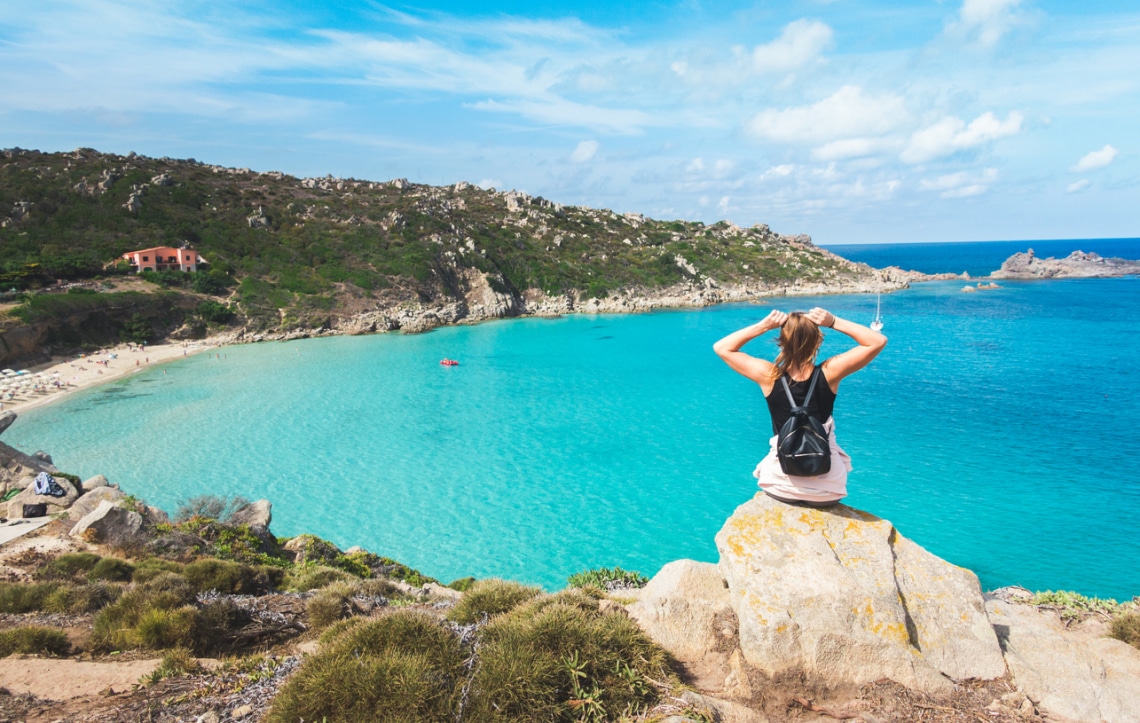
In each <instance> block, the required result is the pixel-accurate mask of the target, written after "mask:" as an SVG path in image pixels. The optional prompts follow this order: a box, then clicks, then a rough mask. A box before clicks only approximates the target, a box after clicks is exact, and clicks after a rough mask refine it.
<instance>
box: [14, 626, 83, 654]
mask: <svg viewBox="0 0 1140 723" xmlns="http://www.w3.org/2000/svg"><path fill="white" fill-rule="evenodd" d="M70 651H71V643H70V642H68V640H67V636H66V635H64V634H63V631H62V630H56V629H55V628H45V627H40V626H38V625H29V626H26V627H22V628H11V629H9V630H0V657H7V656H9V655H56V656H64V655H67V654H68V653H69V652H70Z"/></svg>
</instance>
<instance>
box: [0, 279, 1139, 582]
mask: <svg viewBox="0 0 1140 723" xmlns="http://www.w3.org/2000/svg"><path fill="white" fill-rule="evenodd" d="M961 286H962V283H961V282H946V283H934V284H923V285H918V286H915V287H914V288H912V289H910V290H907V291H904V292H899V293H896V294H892V295H888V296H884V298H883V314H884V317H885V318H886V322H887V327H886V329H885V331H886V333H887V334H888V335H889V336H890V337H891V345H890V346H889V347H888V349H887V351H886V352H884V354H883V356H882V357H880V359H879V360H877V361H876V362H875V363H874V364H873V365H872V366H871V367H869V368H868V369H867V370H866V371H864V372H861V373H860V374H859V375H856V376H855V377H852V379H851V380H849V381H848V382H845V383H844V385H843V387H841V389H840V396H839V400H838V402H837V407H836V409H837V417H838V420H839V438H840V442H841V443H842V444H843V446H844V447H845V448H846V449H847V450H848V451H849V452H850V453H851V455H852V457H853V458H854V461H855V465H856V471H855V472H854V473H853V475H852V477H851V480H850V489H851V496H850V498H849V501H850V503H851V504H852V505H854V506H856V507H860V508H862V509H865V510H868V511H870V512H872V513H874V514H877V515H879V516H881V517H885V518H887V519H890V520H891V521H892V522H894V523H895V524H896V525H897V526H898V527H899V529H900V531H901V532H902V533H903V534H904V535H906V536H908V537H910V538H912V539H915V540H916V541H917V542H919V543H920V544H922V545H924V546H925V547H927V548H928V549H930V550H931V551H932V552H934V553H936V554H938V555H940V556H942V557H945V558H946V559H948V560H950V561H951V562H954V563H956V564H959V565H963V566H965V567H969V568H971V569H973V570H975V571H976V572H977V573H978V574H979V575H980V577H981V578H982V584H983V586H984V587H987V588H991V587H995V586H999V585H1005V584H1022V585H1025V586H1026V587H1029V588H1031V589H1046V588H1053V589H1058V588H1065V589H1075V590H1078V591H1080V592H1083V593H1086V594H1094V595H1101V596H1115V597H1120V598H1128V597H1131V596H1132V595H1134V594H1136V593H1137V591H1140V573H1138V572H1137V571H1136V570H1135V566H1134V565H1133V564H1132V561H1133V560H1135V559H1136V557H1137V554H1140V541H1138V540H1137V539H1136V536H1135V535H1134V534H1132V533H1131V531H1130V528H1131V525H1130V523H1128V522H1127V521H1128V520H1131V519H1133V516H1134V515H1135V514H1137V513H1140V488H1138V487H1137V480H1136V477H1135V474H1134V473H1133V472H1132V470H1134V469H1135V467H1136V462H1137V459H1138V457H1140V454H1138V452H1137V450H1136V447H1135V441H1134V435H1133V434H1132V432H1131V431H1130V430H1131V423H1132V422H1134V421H1135V420H1136V419H1137V418H1138V417H1140V379H1138V378H1137V375H1136V374H1135V373H1134V372H1133V371H1132V369H1131V367H1130V365H1131V363H1132V362H1131V360H1133V359H1135V358H1136V356H1137V353H1138V352H1140V334H1138V333H1137V332H1136V328H1135V324H1134V321H1133V320H1134V319H1135V318H1136V314H1137V311H1140V280H1137V279H1131V278H1129V279H1103V280H1072V281H1056V282H1046V283H1040V282H1038V283H1015V282H1009V283H1006V284H1005V285H1004V286H1003V287H1002V288H1001V289H996V290H991V291H986V292H978V293H976V294H963V293H961V291H960V289H961ZM772 301H773V303H774V304H776V305H777V306H778V307H779V308H809V307H810V306H813V305H816V304H818V305H822V306H825V307H827V308H830V309H833V310H834V311H836V313H838V314H840V315H842V316H848V317H849V318H853V319H857V320H862V321H866V320H868V319H869V318H870V315H871V313H873V310H874V303H875V299H874V297H873V296H837V297H821V298H799V299H788V300H785V299H774V300H772ZM768 308H769V307H768V306H749V305H733V306H722V307H715V308H710V309H703V310H697V311H669V312H660V313H653V314H645V315H637V316H620V315H618V316H597V317H589V316H570V317H564V318H561V319H549V320H547V319H522V320H510V321H503V322H494V323H489V324H483V325H480V326H475V327H455V328H446V329H440V330H437V331H435V332H432V333H430V334H425V335H421V336H400V335H378V336H367V337H335V338H325V339H314V340H305V341H299V342H289V343H274V344H261V345H250V346H239V347H229V348H225V349H221V350H220V351H219V352H218V353H220V354H221V355H222V358H221V359H219V358H217V357H214V356H209V357H208V356H205V355H202V356H198V357H191V358H188V359H184V360H179V361H177V362H174V363H171V364H168V365H166V367H165V370H164V368H157V369H151V370H147V371H145V372H142V373H140V374H137V375H135V376H133V377H132V378H129V379H127V380H124V381H121V382H115V383H112V384H109V385H106V386H104V387H100V388H96V389H93V390H90V391H88V392H85V393H83V394H80V395H77V396H76V397H75V398H74V399H72V400H69V401H67V402H64V403H61V404H59V405H56V406H51V407H46V408H43V409H38V410H33V411H32V412H29V413H27V414H26V415H23V416H22V417H21V420H20V421H19V422H18V423H17V424H16V425H15V426H14V427H12V428H11V429H10V430H8V431H7V432H6V433H5V436H4V439H5V441H6V442H8V443H9V444H13V445H15V446H17V447H20V448H24V449H29V450H34V449H45V450H47V451H49V452H51V453H52V454H53V456H54V457H55V460H56V463H57V465H58V466H59V467H60V468H61V469H64V470H66V471H71V472H74V473H77V474H81V475H83V476H89V475H93V474H97V473H103V474H107V475H108V476H109V477H110V478H111V479H112V481H115V482H119V483H120V484H121V485H122V486H123V488H124V489H125V490H126V491H128V492H130V493H133V494H136V495H138V496H140V497H142V498H144V499H147V500H148V501H150V502H152V503H154V504H158V505H159V506H161V507H164V508H165V509H168V510H173V509H174V508H175V507H176V506H177V503H178V501H179V500H182V499H185V498H188V497H191V496H194V495H198V494H207V493H209V494H226V495H231V494H242V495H244V496H246V497H249V498H259V497H266V498H268V499H270V500H272V501H273V503H274V531H275V532H276V533H277V534H278V535H291V534H297V533H299V532H313V533H316V534H319V535H322V536H324V537H327V538H329V539H331V540H333V541H334V542H336V543H337V544H339V545H341V546H343V547H348V546H351V545H362V546H364V547H366V548H368V549H372V550H374V551H376V552H378V553H380V554H384V555H387V556H390V557H394V558H397V559H400V560H401V561H403V562H406V563H407V564H409V565H412V566H415V567H418V568H420V569H422V570H423V571H424V572H425V573H427V574H429V575H433V576H435V577H438V578H441V579H443V580H445V581H446V580H450V579H453V578H456V577H460V576H464V575H476V576H479V577H483V576H490V575H496V576H501V577H508V578H514V579H520V580H524V581H527V582H534V583H540V584H543V585H545V586H547V587H550V588H555V587H559V586H561V585H562V584H564V581H565V578H566V576H567V575H569V574H571V573H573V572H576V571H578V570H581V569H585V568H588V567H596V566H602V565H606V566H613V565H621V566H622V567H625V568H627V569H637V570H641V571H642V572H645V573H647V574H652V573H653V572H655V571H656V570H657V569H658V568H659V567H660V566H661V565H662V564H664V563H665V562H668V561H670V560H673V559H677V558H681V557H690V558H695V559H701V560H715V558H716V550H715V547H714V545H713V537H714V536H715V534H716V532H717V530H718V529H719V527H720V525H721V524H722V523H723V521H724V520H725V519H726V518H727V517H728V515H729V514H731V512H732V510H733V509H734V508H735V507H736V506H737V505H738V504H740V503H741V502H743V501H745V500H746V499H747V498H748V497H749V496H750V495H751V494H752V493H753V492H754V490H755V486H754V480H752V478H751V477H750V472H751V469H752V467H753V466H754V465H755V463H756V461H758V459H759V458H760V456H762V454H763V451H764V448H765V444H766V438H767V435H768V434H769V423H768V418H767V414H766V411H765V409H764V406H763V399H762V398H761V396H760V392H759V391H758V390H757V389H756V388H755V387H754V386H752V385H750V384H749V383H748V382H747V381H746V380H744V379H743V378H741V377H737V376H736V375H734V374H732V373H731V372H730V371H729V370H728V369H727V368H726V367H724V366H723V365H722V364H721V363H720V361H719V360H718V359H717V358H716V357H715V356H714V355H713V354H712V353H711V349H710V347H711V344H712V343H713V341H715V340H716V339H718V338H719V337H720V336H723V335H724V334H725V333H728V332H729V331H732V330H734V329H736V328H739V327H740V326H743V325H744V324H747V323H750V322H752V321H754V320H756V319H758V318H760V317H762V316H763V315H764V314H766V313H767V310H768ZM837 336H838V335H829V339H828V342H827V344H826V346H825V353H832V352H835V351H838V350H841V349H842V348H843V347H842V343H841V340H840V339H839V338H837ZM764 344H769V346H767V347H766V346H763V345H764ZM754 345H755V346H756V348H757V349H767V350H769V351H770V350H771V346H770V342H764V341H759V342H754ZM1093 351H1095V353H1090V352H1093ZM444 356H450V357H453V358H458V359H460V360H461V362H462V364H461V366H459V367H457V368H452V369H448V368H444V367H441V366H439V364H438V360H439V359H441V358H443V357H444ZM164 371H165V373H164ZM1078 435H1085V436H1089V437H1091V438H1093V439H1095V440H1097V446H1096V449H1097V450H1098V451H1097V453H1096V454H1097V456H1096V459H1095V465H1094V464H1090V460H1089V459H1087V458H1085V457H1083V456H1082V450H1081V449H1080V448H1079V447H1078V446H1077V445H1075V444H1074V440H1075V438H1076V437H1077V436H1078Z"/></svg>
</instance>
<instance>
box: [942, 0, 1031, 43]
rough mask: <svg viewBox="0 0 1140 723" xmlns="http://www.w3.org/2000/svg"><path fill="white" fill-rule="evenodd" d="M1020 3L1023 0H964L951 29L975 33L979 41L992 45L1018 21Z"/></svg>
mask: <svg viewBox="0 0 1140 723" xmlns="http://www.w3.org/2000/svg"><path fill="white" fill-rule="evenodd" d="M1020 4H1021V0H964V1H963V3H962V7H961V9H960V10H959V11H958V22H957V23H956V24H955V25H953V26H951V30H960V31H965V32H967V33H970V34H975V35H976V36H977V39H978V42H980V43H981V44H982V45H985V46H991V45H993V44H994V43H996V42H997V41H998V40H1000V39H1001V36H1003V35H1005V34H1006V33H1007V32H1008V31H1009V29H1010V28H1011V27H1012V26H1013V25H1014V24H1015V23H1017V21H1018V16H1017V14H1016V13H1015V12H1014V10H1015V9H1016V8H1017V6H1018V5H1020Z"/></svg>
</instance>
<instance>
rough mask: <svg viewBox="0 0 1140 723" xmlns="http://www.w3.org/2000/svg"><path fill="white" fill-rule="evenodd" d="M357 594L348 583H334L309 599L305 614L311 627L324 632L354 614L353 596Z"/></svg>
mask: <svg viewBox="0 0 1140 723" xmlns="http://www.w3.org/2000/svg"><path fill="white" fill-rule="evenodd" d="M354 593H355V591H354V590H353V588H352V586H351V585H349V584H348V583H343V582H339V583H333V584H332V585H329V586H327V587H325V588H324V589H322V590H321V591H320V592H319V593H317V594H316V595H314V596H313V597H312V598H310V599H309V602H308V604H306V605H305V613H306V614H307V615H308V616H309V627H310V628H312V629H313V630H322V629H324V628H327V627H328V626H330V625H332V624H333V623H335V622H336V621H338V620H342V619H344V618H347V617H349V616H350V615H351V614H352V596H353V594H354Z"/></svg>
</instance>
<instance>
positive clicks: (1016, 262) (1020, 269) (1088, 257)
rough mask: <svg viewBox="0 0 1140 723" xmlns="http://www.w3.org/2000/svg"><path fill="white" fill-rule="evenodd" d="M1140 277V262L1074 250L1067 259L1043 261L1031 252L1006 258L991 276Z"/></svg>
mask: <svg viewBox="0 0 1140 723" xmlns="http://www.w3.org/2000/svg"><path fill="white" fill-rule="evenodd" d="M1136 274H1140V260H1137V261H1133V260H1129V259H1119V258H1104V257H1103V256H1100V255H1099V254H1096V253H1085V252H1084V251H1079V250H1078V251H1074V252H1072V253H1071V254H1069V255H1068V256H1066V257H1065V258H1062V259H1056V258H1053V257H1052V256H1050V257H1048V258H1044V259H1043V258H1041V257H1040V256H1037V255H1036V254H1035V253H1033V249H1029V250H1028V251H1026V252H1025V253H1016V254H1014V255H1013V256H1010V257H1009V258H1008V259H1006V260H1005V261H1004V262H1003V263H1002V265H1001V268H1000V269H998V270H997V271H994V272H993V273H991V274H990V278H993V279H1092V278H1110V277H1114V276H1134V275H1136Z"/></svg>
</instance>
